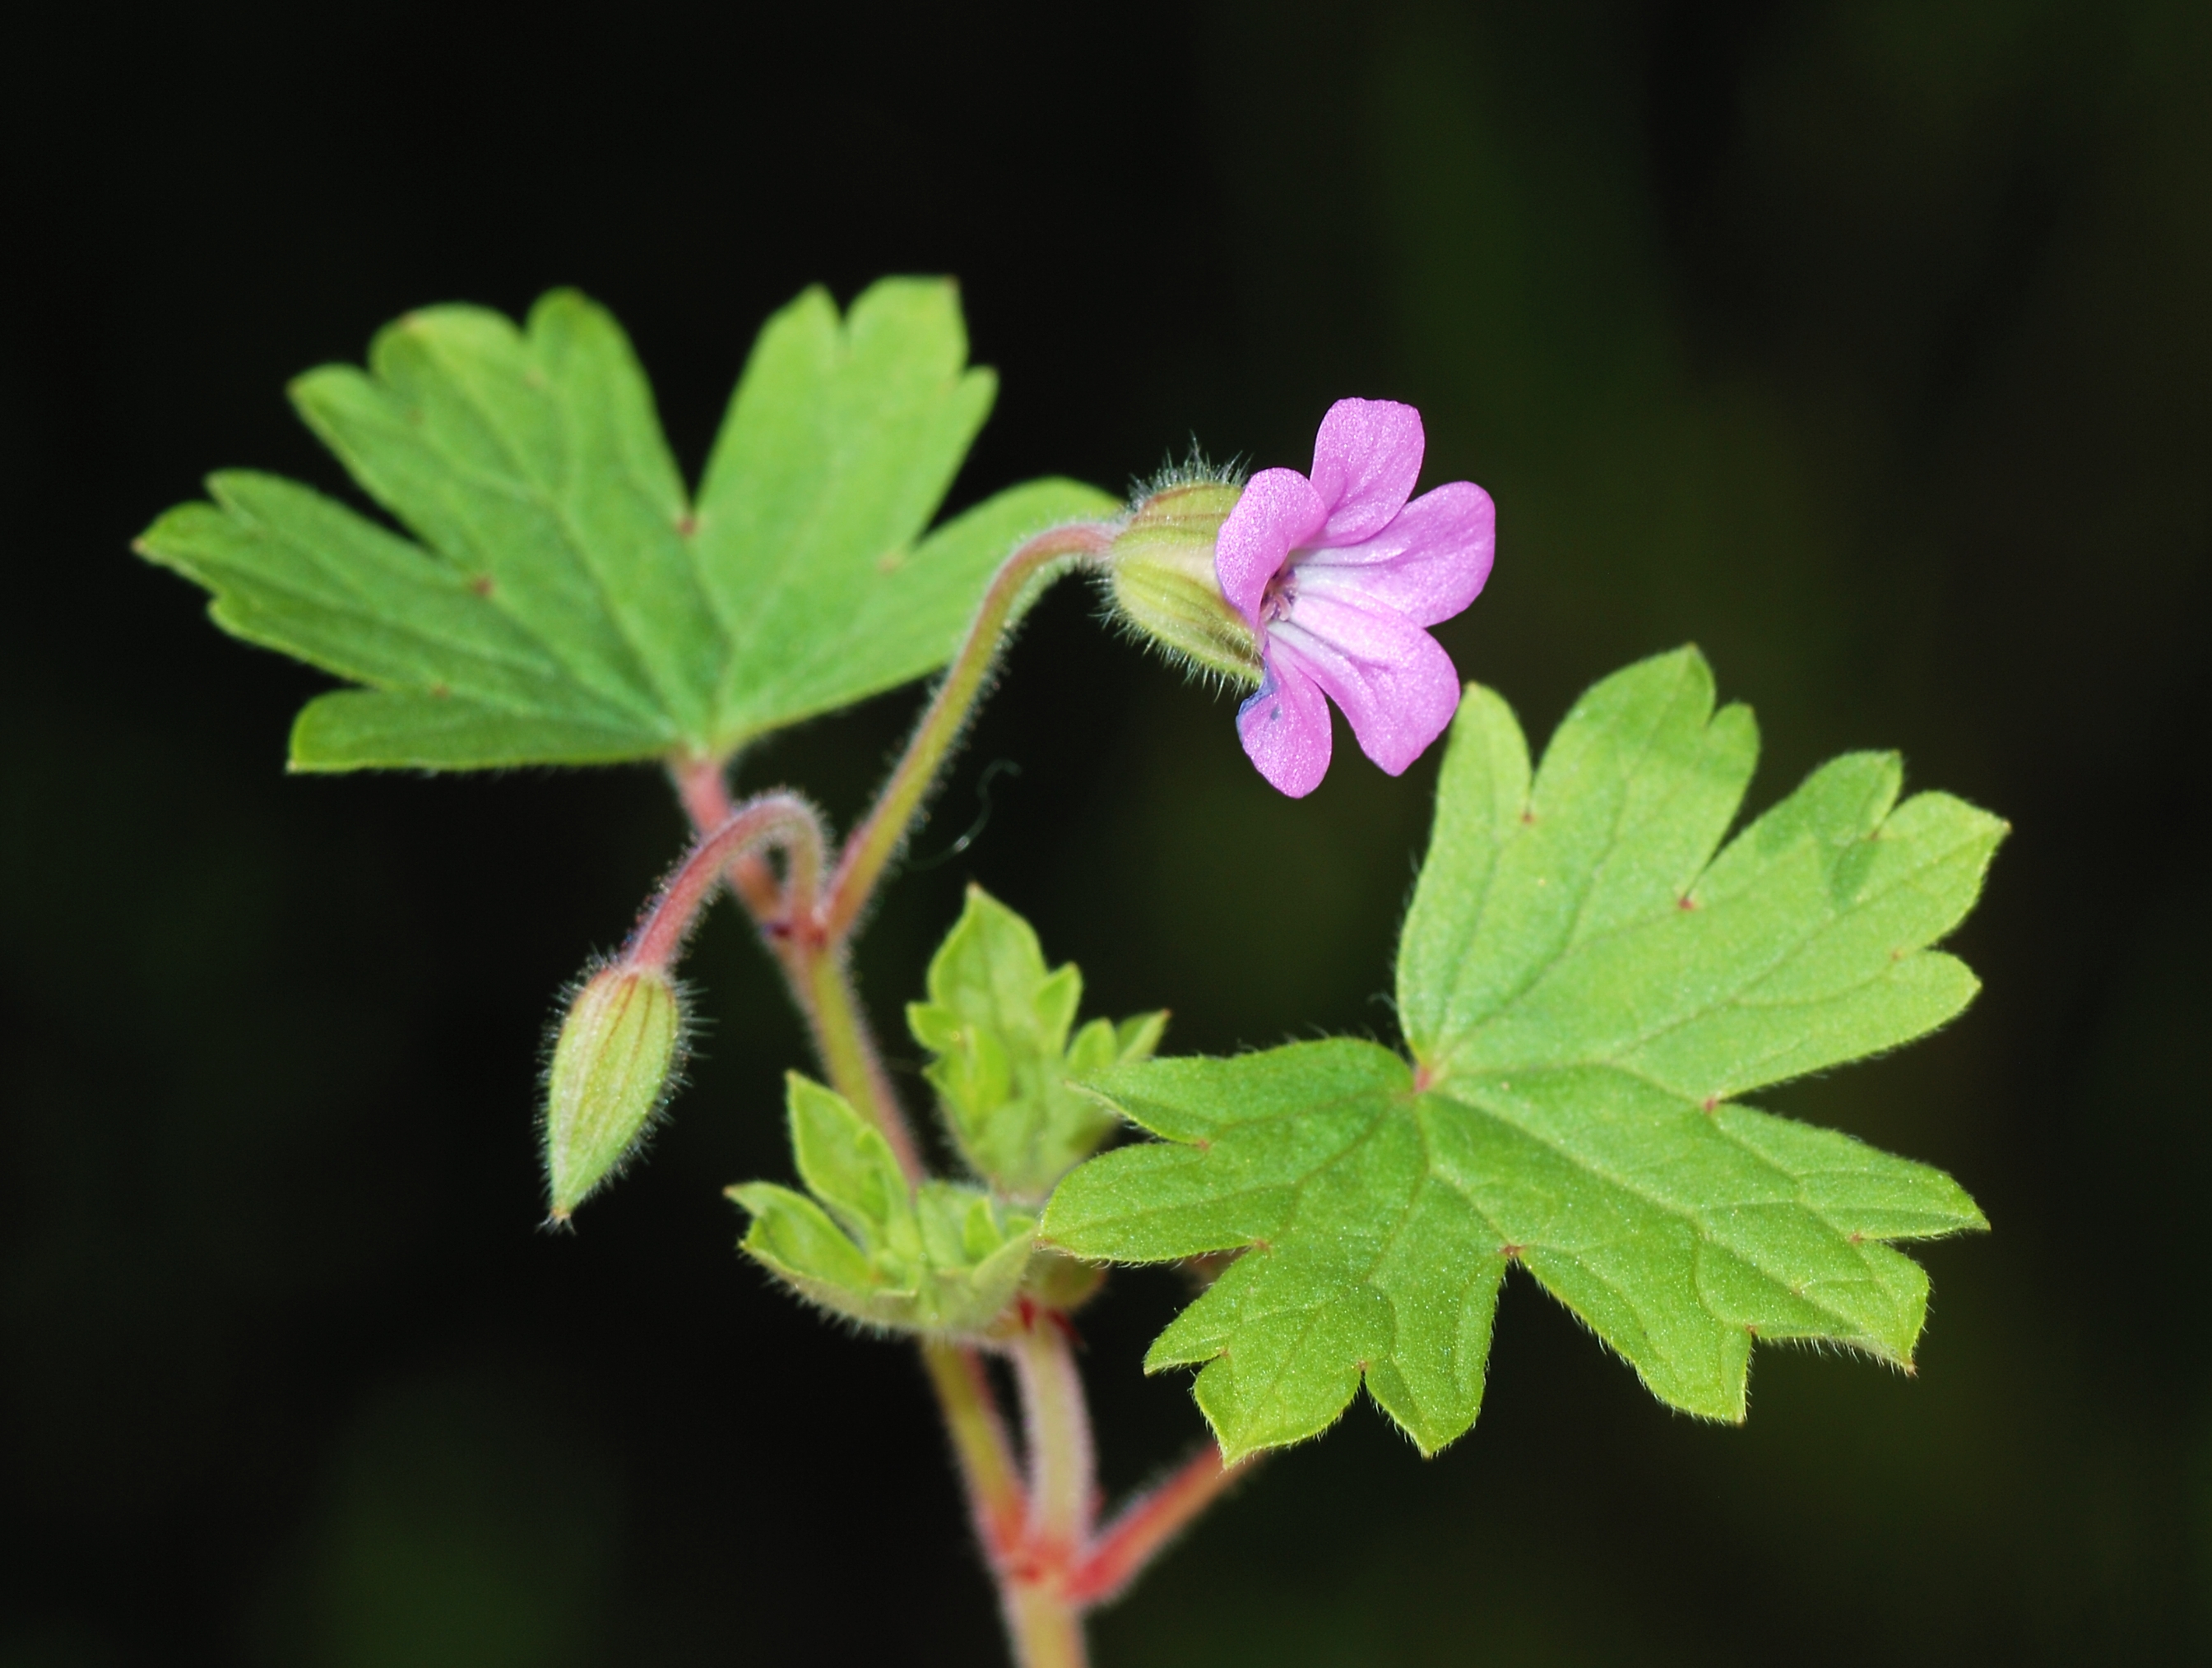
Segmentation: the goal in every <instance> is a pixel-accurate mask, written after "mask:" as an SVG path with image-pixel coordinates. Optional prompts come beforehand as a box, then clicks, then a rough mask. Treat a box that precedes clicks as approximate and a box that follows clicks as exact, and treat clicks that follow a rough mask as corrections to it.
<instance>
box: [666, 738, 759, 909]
mask: <svg viewBox="0 0 2212 1668" xmlns="http://www.w3.org/2000/svg"><path fill="white" fill-rule="evenodd" d="M668 774H669V776H670V777H671V779H673V780H674V782H675V784H676V797H677V798H678V799H679V800H681V801H682V802H683V804H684V814H685V815H686V816H689V817H690V819H691V827H692V828H693V830H694V831H695V832H696V833H699V834H704V833H706V832H707V830H708V829H709V828H720V827H721V826H722V824H723V823H725V822H728V821H729V820H730V813H731V812H732V811H733V810H736V809H737V807H736V806H735V805H734V804H732V803H731V801H730V785H729V782H728V780H727V779H726V776H725V774H724V773H723V767H722V761H720V760H719V759H689V758H687V759H678V760H676V761H674V762H672V763H671V764H670V766H669V767H668ZM729 879H730V889H731V890H732V891H733V892H735V893H736V894H737V895H738V901H739V902H740V903H742V904H744V907H745V912H746V913H748V914H750V916H751V917H752V918H753V919H754V920H755V921H757V922H760V923H763V924H765V923H766V922H768V921H769V920H772V919H775V915H776V914H777V913H778V912H779V911H780V910H781V907H782V903H783V898H782V894H781V891H780V889H778V887H777V885H776V880H775V871H774V870H771V869H770V868H769V866H768V864H767V862H766V860H765V859H763V858H762V856H761V854H760V853H759V852H738V855H737V856H736V857H735V858H732V859H731V862H730V870H729Z"/></svg>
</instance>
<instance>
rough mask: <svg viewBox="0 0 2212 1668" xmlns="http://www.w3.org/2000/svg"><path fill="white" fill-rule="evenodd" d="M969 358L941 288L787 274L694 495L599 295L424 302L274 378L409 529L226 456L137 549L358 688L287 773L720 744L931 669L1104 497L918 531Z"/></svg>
mask: <svg viewBox="0 0 2212 1668" xmlns="http://www.w3.org/2000/svg"><path fill="white" fill-rule="evenodd" d="M966 359H967V338H966V333H965V331H964V329H963V325H962V323H961V319H960V310H959V304H958V300H957V294H956V292H955V291H954V289H953V287H952V286H951V284H950V283H946V282H930V281H922V280H914V279H892V280H886V281H884V282H881V283H878V284H877V285H875V286H874V287H872V288H870V289H869V290H867V291H866V292H865V293H864V294H862V295H861V296H860V298H859V299H858V300H856V301H855V302H854V305H853V307H852V310H851V312H849V313H848V315H847V316H846V317H845V318H842V319H841V318H839V317H838V314H837V311H836V306H834V305H833V304H832V303H831V302H830V300H829V297H828V296H827V294H825V293H823V291H821V290H818V289H814V290H809V291H807V292H806V293H805V294H803V295H801V296H800V297H799V299H798V300H796V301H794V302H793V303H792V304H791V305H790V306H787V307H786V308H785V309H784V310H783V311H782V312H779V313H778V314H776V315H775V318H771V319H770V320H769V323H768V325H766V327H765V328H764V329H763V331H762V333H761V337H760V340H759V342H758V343H757V344H756V346H755V349H754V351H753V355H752V357H751V359H750V361H749V362H748V365H747V367H746V370H745V373H744V376H743V377H742V378H741V379H740V381H739V384H738V390H737V393H736V395H735V397H733V399H732V406H731V410H730V415H729V417H728V420H727V422H726V423H725V425H724V428H723V430H722V434H721V435H720V439H719V440H717V442H716V445H715V447H714V454H713V457H712V458H711V460H710V462H709V464H708V470H707V475H706V478H705V481H704V482H703V484H702V488H701V490H700V494H699V499H698V501H697V503H696V505H695V504H693V503H692V502H691V501H690V498H689V497H688V496H687V494H686V492H685V490H684V482H683V478H682V476H681V474H680V473H679V471H678V469H677V467H676V464H675V462H674V459H673V458H672V457H671V453H670V452H669V449H668V446H667V443H666V440H665V438H664V437H663V435H662V434H661V430H660V426H659V418H658V416H657V415H655V412H654V409H653V397H652V391H651V389H650V387H649V386H648V385H647V381H646V379H645V375H644V373H643V371H642V370H641V368H640V367H639V365H638V363H637V361H636V358H635V355H634V354H633V353H632V352H631V349H630V345H629V340H628V338H627V337H625V336H624V335H623V331H622V330H621V327H620V326H619V325H617V324H616V323H615V321H614V319H613V318H612V317H611V316H610V315H609V314H608V313H607V312H605V310H604V309H602V308H600V307H599V306H596V305H595V304H594V303H592V302H591V301H589V300H586V299H585V298H584V297H582V296H581V295H579V294H575V293H574V292H573V291H566V290H558V291H555V292H553V293H552V294H549V295H547V296H546V297H544V299H543V300H540V301H539V302H538V305H537V306H535V307H533V308H532V311H531V314H530V318H529V320H528V322H527V325H526V326H525V327H524V328H522V329H517V328H516V326H515V325H513V323H511V322H510V321H509V320H507V318H503V317H501V315H499V314H498V313H495V312H489V311H486V310H484V309H483V308H477V307H466V306H441V307H431V308H426V309H423V310H422V311H420V312H414V313H410V314H409V315H407V316H406V317H405V318H402V319H400V320H399V321H398V322H397V323H396V324H394V325H391V326H390V327H388V328H387V329H386V330H384V331H381V332H380V333H379V335H378V336H377V337H376V339H375V341H374V343H373V344H372V345H371V348H370V351H369V356H368V367H367V368H366V369H361V368H356V367H350V366H327V367H323V368H321V369H319V370H316V371H311V372H309V373H307V374H306V375H305V376H303V377H301V378H300V379H298V380H297V381H296V382H295V384H294V385H293V389H292V395H293V400H294V403H295V405H296V406H297V408H298V409H299V410H300V412H301V415H302V416H303V417H304V418H305V420H306V421H307V423H308V425H309V426H310V427H311V428H313V430H314V432H315V433H316V434H317V435H318V436H319V438H320V439H321V440H323V441H324V443H325V445H326V446H329V447H330V449H331V452H333V453H334V454H335V455H336V456H337V458H338V459H339V461H340V462H341V463H343V464H344V466H345V468H346V470H347V471H348V473H349V474H350V475H351V476H353V478H354V480H355V481H356V482H357V483H358V484H359V485H360V486H361V488H362V490H363V491H364V492H366V493H367V494H368V496H369V497H370V498H371V499H373V500H374V501H375V502H376V503H377V504H378V505H380V506H382V507H383V508H384V509H385V510H386V511H387V512H388V513H390V514H391V515H392V518H393V519H395V520H396V521H397V522H398V524H399V525H401V526H402V527H404V529H406V530H407V531H408V532H409V533H410V534H412V535H413V537H412V539H410V538H406V537H400V536H398V535H397V534H395V533H392V532H390V531H386V529H385V528H383V527H381V526H380V525H377V524H376V523H374V522H373V521H371V520H369V519H367V518H365V517H363V516H362V515H360V514H358V513H356V512H354V511H353V510H350V509H349V508H347V507H346V506H343V505H341V504H338V503H337V502H335V501H333V500H330V499H328V498H325V497H324V496H322V495H321V494H317V493H314V492H313V491H311V490H309V489H308V488H305V487H301V486H299V485H296V484H295V483H293V482H286V481H282V480H278V479H276V478H274V477H271V476H261V475H253V474H249V473H244V472H235V473H228V474H223V475H218V476H215V477H213V478H212V479H211V480H210V482H209V490H210V500H211V501H210V502H208V503H203V504H191V505H185V506H181V507H179V509H176V510H173V511H171V512H170V513H167V515H165V516H163V517H161V519H159V520H157V521H156V522H155V524H154V525H153V526H152V527H151V528H149V530H148V531H147V532H146V533H145V535H144V536H143V537H142V538H141V540H140V541H139V545H138V548H139V549H140V551H141V553H142V554H143V555H146V556H147V557H148V558H149V560H151V561H156V562H159V563H161V564H162V565H164V566H167V567H172V568H173V569H175V570H177V571H178V572H179V573H183V574H185V576H186V577H187V578H189V579H193V580H194V581H195V582H197V583H198V584H200V585H203V586H204V587H206V588H207V589H208V590H209V591H210V592H212V593H213V597H214V600H213V602H212V604H211V605H210V613H211V615H212V616H213V617H214V619H215V621H216V623H217V624H218V625H220V626H221V627H222V628H223V629H225V630H227V631H229V632H231V633H233V634H235V635H237V636H239V637H241V638H244V639H246V640H248V641H250V642H253V643H257V644H259V645H261V646H264V647H269V648H273V649H276V650H279V651H280V652H284V653H287V654H290V655H293V656H295V658H299V659H301V660H305V661H307V662H308V663H309V664H313V665H315V666H318V667H320V668H322V669H324V670H327V671H330V672H331V673H333V674H335V675H337V676H340V677H343V678H345V679H347V680H348V681H349V682H355V683H357V684H360V685H362V686H365V687H363V688H358V689H354V690H348V691H341V692H337V693H334V694H329V695H325V696H322V697H320V698H319V699H318V700H316V701H313V702H311V703H310V704H309V705H308V706H307V708H306V709H305V710H304V711H303V712H302V713H301V716H300V720H299V722H298V724H297V725H295V728H294V731H293V737H292V762H293V766H294V767H295V768H296V769H301V770H352V769H359V768H364V767H389V766H413V767H428V768H443V769H465V768H477V767H493V766H504V765H517V764H529V763H563V764H574V763H595V762H602V761H614V760H621V759H633V758H647V757H653V756H658V755H671V754H685V755H696V756H714V757H720V756H724V755H727V754H729V753H731V752H732V751H734V750H735V749H738V747H741V746H742V745H744V743H746V742H747V741H749V740H750V739H751V738H753V737H757V736H758V735H761V734H763V733H764V732H765V731H769V730H773V729H775V728H778V727H780V726H781V725H787V724H790V723H793V722H795V721H796V720H798V719H802V718H805V717H809V716H811V715H812V714H815V713H823V712H827V711H829V710H832V709H834V708H836V707H842V706H845V705H848V704H849V703H851V702H853V701H860V700H862V699H865V698H866V697H867V696H869V695H872V694H878V693H880V692H882V691H883V690H885V689H889V688H894V687H896V685H898V684H900V683H902V682H908V680H910V679H913V678H915V677H918V676H923V675H924V674H926V673H927V672H928V671H930V670H933V668H934V667H936V666H938V665H939V664H943V662H944V661H945V659H946V658H948V657H949V656H950V654H951V652H952V650H953V648H954V647H955V646H957V641H958V638H959V634H960V633H961V631H962V629H963V628H964V626H965V624H966V622H967V619H968V616H969V613H970V612H971V611H972V610H973V609H974V607H975V603H976V600H977V598H978V597H979V596H980V595H981V591H982V588H983V586H984V585H985V584H986V582H987V579H988V578H989V575H990V573H991V572H992V571H993V569H994V567H996V566H997V564H998V563H999V562H1000V561H1001V560H1003V558H1004V557H1005V556H1006V554H1007V552H1008V551H1009V550H1010V549H1012V547H1013V545H1014V544H1015V543H1018V541H1019V540H1020V539H1021V538H1022V537H1025V536H1026V535H1028V534H1030V533H1032V532H1035V531H1039V530H1041V529H1042V528H1043V527H1046V526H1048V525H1053V524H1054V523H1057V522H1061V521H1067V520H1074V519H1083V518H1085V517H1091V516H1097V515H1100V514H1104V513H1110V512H1111V511H1112V509H1113V508H1114V505H1113V502H1112V500H1109V499H1108V498H1107V497H1106V496H1105V495H1104V494H1101V493H1098V492H1097V491H1096V490H1094V489H1093V488H1088V487H1084V486H1080V485H1079V484H1077V483H1075V482H1068V481H1060V480H1043V481H1035V482H1029V483H1027V484H1025V485H1024V486H1020V487H1016V488H1011V489H1010V490H1008V491H1006V492H1004V493H1001V494H998V495H997V496H996V497H994V498H992V499H989V500H987V501H985V502H984V503H982V504H980V505H978V506H975V508H973V509H971V510H969V511H968V512H967V513H964V514H963V515H961V516H959V517H957V518H956V519H953V520H952V521H951V522H949V523H947V524H946V525H944V526H942V527H940V528H939V529H938V530H937V531H935V532H933V533H930V534H929V535H928V536H927V537H924V536H923V535H924V531H925V529H927V526H928V525H929V522H930V520H931V519H932V518H933V516H934V515H935V513H937V509H938V506H939V504H940V503H941V502H942V501H943V499H944V496H945V492H946V490H947V489H948V488H950V486H951V482H952V478H953V476H955V475H956V474H957V472H958V470H959V467H960V464H961V461H962V459H963V458H964V457H965V455H966V453H967V450H968V447H969V444H970V443H971V442H972V440H974V438H975V432H976V430H977V428H980V427H981V423H982V421H983V419H984V417H985V415H987V413H988V411H989V409H990V404H991V398H992V394H993V390H994V383H993V380H992V377H991V373H989V372H988V371H985V370H981V369H970V368H968V367H966Z"/></svg>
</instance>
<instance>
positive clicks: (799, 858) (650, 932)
mask: <svg viewBox="0 0 2212 1668" xmlns="http://www.w3.org/2000/svg"><path fill="white" fill-rule="evenodd" d="M763 846H781V847H782V848H783V850H784V852H786V854H787V863H788V864H789V876H788V878H787V881H786V882H785V883H784V889H783V891H784V895H785V897H786V898H787V900H788V901H789V903H790V905H791V906H792V907H794V908H796V909H798V910H799V911H801V912H802V913H804V912H805V911H806V910H807V908H808V907H809V906H810V905H811V902H812V901H813V897H814V889H815V888H816V887H817V886H818V885H819V884H820V883H821V875H822V847H823V840H822V822H821V819H820V818H819V817H817V816H815V814H814V808H813V807H812V806H811V805H810V804H807V803H806V802H805V800H804V799H801V798H799V796H798V795H796V794H793V793H770V794H763V795H762V796H761V797H760V798H757V799H750V800H747V801H746V802H745V803H744V804H742V805H739V806H737V807H734V808H733V809H732V810H731V811H730V813H729V815H728V816H726V817H725V818H724V819H723V821H722V822H721V823H720V826H719V827H716V828H713V829H712V830H708V831H702V834H701V836H700V839H699V841H698V843H697V844H696V845H695V846H692V848H691V852H690V855H689V856H688V857H686V858H684V861H683V862H682V863H681V864H678V867H677V870H676V872H675V873H674V874H672V875H671V876H669V877H668V879H667V880H666V881H665V882H664V883H662V885H661V889H660V891H659V895H657V896H656V897H655V898H654V899H653V904H652V907H650V908H648V909H647V911H646V914H645V919H643V920H641V921H640V922H639V923H638V927H637V931H635V932H633V933H632V934H631V935H630V940H629V945H628V946H627V947H626V948H625V949H624V950H623V959H624V960H626V961H633V962H636V963H639V964H641V965H642V966H647V967H667V966H669V965H671V963H673V962H674V961H675V960H676V957H677V955H678V952H679V951H680V950H681V949H683V948H684V938H685V937H686V936H688V935H689V934H690V931H691V928H692V926H693V925H694V924H695V923H696V921H697V920H698V919H699V911H700V909H701V907H702V906H703V905H704V904H705V903H706V901H707V900H708V896H709V895H711V894H712V893H713V891H714V888H715V887H716V886H717V885H718V884H720V882H721V880H722V877H723V875H724V873H725V871H726V870H729V869H731V868H732V867H733V866H734V865H735V864H736V863H737V862H738V859H740V858H753V859H754V860H755V861H756V862H757V861H758V860H759V853H760V852H761V849H762V848H763Z"/></svg>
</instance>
